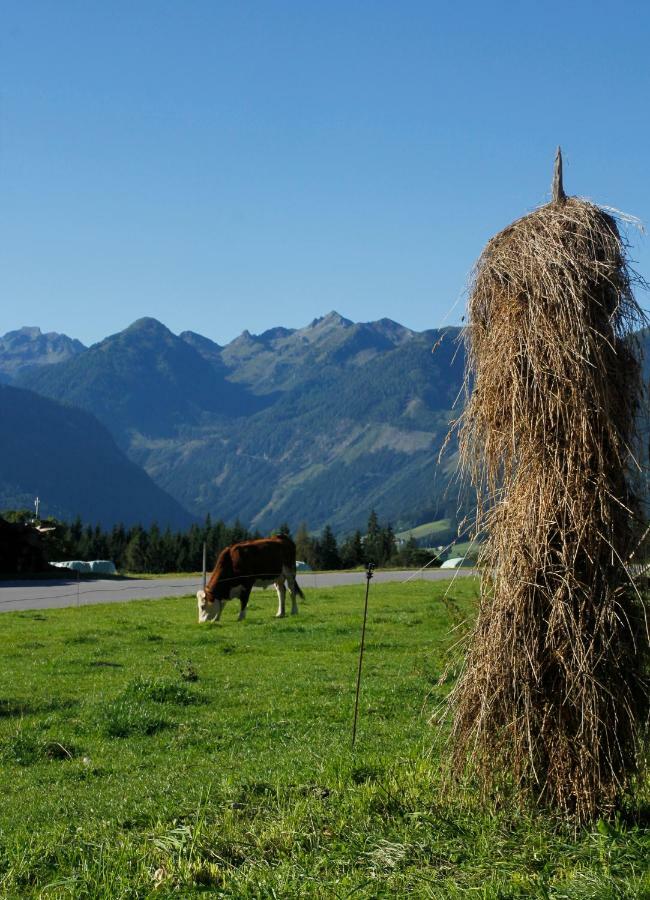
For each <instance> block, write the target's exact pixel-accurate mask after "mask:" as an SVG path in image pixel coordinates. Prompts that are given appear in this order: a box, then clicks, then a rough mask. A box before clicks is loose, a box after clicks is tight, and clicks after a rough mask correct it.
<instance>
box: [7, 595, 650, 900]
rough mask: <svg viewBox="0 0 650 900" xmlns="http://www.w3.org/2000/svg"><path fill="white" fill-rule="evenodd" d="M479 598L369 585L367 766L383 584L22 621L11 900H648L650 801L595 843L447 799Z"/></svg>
mask: <svg viewBox="0 0 650 900" xmlns="http://www.w3.org/2000/svg"><path fill="white" fill-rule="evenodd" d="M475 590H476V588H475V582H474V581H473V580H472V579H461V578H459V579H457V580H456V581H455V582H454V583H453V584H452V585H451V587H450V586H449V585H448V584H445V583H426V582H409V583H408V584H401V585H400V584H375V583H371V587H370V603H369V617H368V626H367V633H366V655H365V659H364V669H363V680H362V687H361V700H360V713H359V727H358V732H357V745H356V748H355V749H354V751H353V750H352V749H351V733H352V715H353V709H354V692H355V680H356V671H357V664H358V649H359V638H360V632H361V623H362V613H363V599H364V587H363V586H359V587H340V588H333V589H320V590H309V589H308V588H305V593H306V600H305V601H304V602H303V603H302V604H301V610H300V615H299V616H297V617H294V618H287V619H284V620H276V619H275V618H274V612H275V592H272V591H267V592H265V593H264V592H259V593H258V592H255V593H254V594H253V597H252V599H251V603H250V608H249V614H248V618H247V619H246V620H245V621H244V622H241V623H240V622H238V621H237V607H236V604H235V603H232V604H229V605H228V606H227V608H226V610H225V612H224V614H223V616H222V620H221V622H220V623H218V624H210V625H202V626H199V625H198V624H197V623H196V609H195V601H194V600H193V599H190V598H185V599H181V600H179V599H168V600H161V601H148V602H133V603H129V604H115V605H113V606H111V605H105V606H93V607H81V608H71V609H65V610H56V611H54V610H53V611H45V612H26V613H7V614H3V615H2V617H1V618H0V640H1V642H2V643H1V653H2V660H3V676H2V684H1V687H0V761H1V763H2V767H1V776H0V777H1V779H2V785H1V796H2V803H0V896H2V897H7V898H14V897H44V898H75V900H78V898H93V900H96V898H106V900H117V898H142V897H195V896H196V897H198V896H201V895H205V896H211V897H242V898H243V897H246V898H294V897H295V898H299V897H314V898H348V897H354V898H379V897H407V896H413V897H426V898H441V900H442V898H456V897H471V898H511V897H513V898H514V897H536V898H537V897H538V898H557V900H560V898H562V900H564V898H576V900H577V898H599V900H600V898H640V897H649V896H650V877H649V874H648V859H649V858H650V840H649V837H648V830H647V818H648V808H649V803H648V800H649V794H648V789H647V785H645V786H643V785H642V786H640V787H639V788H638V790H637V793H636V795H635V797H633V798H631V800H630V802H629V805H628V807H627V808H626V809H624V810H622V811H621V813H620V814H619V815H618V816H617V818H615V819H614V820H610V821H600V822H597V823H595V824H594V825H593V826H591V827H589V828H586V829H583V830H580V831H578V832H577V833H576V832H574V830H573V829H572V828H571V827H570V826H568V825H566V824H565V823H563V822H561V821H559V820H557V819H555V818H554V817H553V816H552V815H550V814H545V813H543V812H539V811H534V810H519V809H516V808H515V807H513V806H512V805H510V804H509V803H508V802H507V800H503V802H502V804H501V806H500V808H499V809H498V810H497V811H491V812H490V811H485V810H482V809H481V808H480V807H479V806H478V805H477V801H476V793H475V791H474V790H473V789H472V786H471V785H465V786H464V787H462V788H461V787H457V789H456V791H455V793H454V794H453V795H449V794H448V793H445V792H444V790H443V775H442V771H441V761H443V760H444V758H445V756H446V753H447V751H446V748H445V743H444V741H445V726H444V723H443V724H440V722H438V724H435V725H434V724H432V720H431V716H432V714H433V713H434V712H435V711H436V710H437V711H438V712H439V713H440V710H441V709H444V703H443V702H444V699H445V696H446V694H447V693H448V691H449V689H450V686H451V684H452V683H453V677H454V671H455V665H456V664H455V663H454V655H455V656H457V655H458V653H459V651H458V649H457V647H456V649H454V646H455V645H456V644H457V643H458V640H459V638H462V635H463V633H464V632H465V631H466V628H467V626H468V623H469V622H471V620H472V617H473V615H474V611H475V604H476V597H475ZM450 648H451V649H450ZM448 664H450V665H451V667H450V668H449V669H448V668H447V667H448Z"/></svg>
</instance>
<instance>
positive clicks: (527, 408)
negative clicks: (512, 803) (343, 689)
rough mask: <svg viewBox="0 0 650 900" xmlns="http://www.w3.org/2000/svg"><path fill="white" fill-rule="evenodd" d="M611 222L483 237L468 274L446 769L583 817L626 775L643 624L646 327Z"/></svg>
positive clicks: (580, 207) (548, 211)
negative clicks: (470, 526) (637, 576)
mask: <svg viewBox="0 0 650 900" xmlns="http://www.w3.org/2000/svg"><path fill="white" fill-rule="evenodd" d="M630 281H631V276H630V272H629V269H628V268H627V265H626V261H625V256H624V245H623V243H622V241H621V237H620V235H619V232H618V229H617V225H616V222H615V220H614V218H613V217H612V216H611V215H609V214H607V213H605V212H604V211H602V210H601V209H599V208H598V207H596V206H594V205H593V204H591V203H588V202H586V201H584V200H580V199H577V198H564V197H562V198H561V199H560V200H558V201H556V202H553V203H550V204H548V205H546V206H543V207H541V208H540V209H538V210H536V211H535V212H533V213H531V214H530V215H527V216H525V217H524V218H522V219H520V220H518V221H517V222H515V223H513V224H512V225H511V226H509V227H508V228H506V229H505V230H504V231H502V232H501V233H500V234H498V235H496V237H494V238H493V239H492V240H491V241H490V242H489V243H488V244H487V246H486V248H485V250H484V252H483V254H482V256H481V257H480V259H479V261H478V263H477V266H476V270H475V273H474V278H473V286H472V290H471V295H470V300H469V308H468V327H467V332H466V340H467V351H468V369H467V372H468V375H467V382H466V384H467V387H468V397H467V404H466V408H465V411H464V413H463V415H462V417H461V420H460V450H461V459H462V462H463V464H464V467H465V470H466V471H468V472H469V473H470V475H471V477H472V480H473V481H474V483H475V485H476V486H477V489H478V494H479V508H478V519H479V521H478V528H479V530H481V531H483V532H484V533H485V534H486V535H487V539H486V542H485V544H484V546H483V550H482V555H481V560H480V564H481V565H482V566H483V567H484V572H485V576H484V580H483V586H482V597H481V605H480V611H479V617H478V623H477V626H476V629H475V632H474V634H473V636H472V640H471V644H470V649H469V653H468V656H467V659H466V662H465V666H464V670H463V673H462V675H461V678H460V680H459V683H458V684H457V686H456V688H455V690H454V692H453V694H452V698H451V700H452V703H453V707H454V726H453V741H454V764H455V770H456V772H459V771H467V770H468V769H469V770H470V771H474V772H477V773H478V775H479V778H480V783H481V784H482V786H483V790H484V795H485V796H487V795H490V794H493V793H494V792H495V791H498V790H499V789H500V788H501V787H503V785H504V783H506V782H510V783H512V782H514V784H515V785H516V787H517V788H518V790H519V795H520V796H523V797H531V796H532V797H534V798H536V799H538V800H539V801H540V802H541V803H543V804H546V805H549V806H551V807H554V808H556V809H559V810H560V811H562V812H563V813H565V814H569V815H571V816H574V817H575V819H577V820H578V821H586V820H589V819H591V818H593V817H594V816H596V815H599V814H601V813H603V812H606V811H607V810H609V809H611V808H612V807H613V806H614V805H615V804H616V802H617V800H618V799H619V798H620V796H621V793H622V792H623V791H624V790H625V788H626V787H627V785H628V784H629V780H630V778H631V777H632V776H633V774H634V773H635V771H636V770H637V768H638V765H639V749H640V743H641V741H642V731H643V728H644V725H645V724H646V723H647V710H648V690H647V687H648V683H647V681H645V680H644V671H647V670H646V669H645V668H644V667H645V666H646V663H647V657H648V630H647V623H646V621H645V619H644V613H643V604H642V601H641V598H640V597H639V595H638V593H637V592H636V591H635V588H634V585H633V584H632V582H631V580H630V578H629V576H628V575H627V572H626V569H625V566H624V562H625V561H626V560H627V558H628V557H629V555H630V553H631V551H632V549H633V546H634V541H635V536H636V535H638V514H637V504H636V502H635V498H634V496H633V494H632V491H631V489H630V487H629V484H630V479H629V477H628V473H629V467H630V464H631V451H630V447H631V444H632V442H633V440H634V437H635V435H634V421H635V417H636V414H637V412H638V408H639V402H640V400H639V398H640V396H641V394H640V365H639V361H638V355H637V351H636V348H635V344H634V341H633V340H631V334H632V332H633V331H634V330H635V329H636V328H638V327H639V325H641V324H643V322H644V316H643V313H642V312H641V310H640V308H639V307H638V305H637V303H636V301H635V300H634V297H633V295H632V291H631V288H630Z"/></svg>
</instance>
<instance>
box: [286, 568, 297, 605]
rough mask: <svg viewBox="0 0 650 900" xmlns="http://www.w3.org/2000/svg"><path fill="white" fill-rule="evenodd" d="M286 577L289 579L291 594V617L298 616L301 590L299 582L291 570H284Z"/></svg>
mask: <svg viewBox="0 0 650 900" xmlns="http://www.w3.org/2000/svg"><path fill="white" fill-rule="evenodd" d="M284 577H285V578H286V579H287V582H288V583H289V593H290V594H291V615H292V616H296V615H298V601H297V599H296V597H297V595H298V591H299V590H300V589H299V587H298V582H297V581H296V578H295V576H294V574H293V572H291V571H290V570H289V569H284Z"/></svg>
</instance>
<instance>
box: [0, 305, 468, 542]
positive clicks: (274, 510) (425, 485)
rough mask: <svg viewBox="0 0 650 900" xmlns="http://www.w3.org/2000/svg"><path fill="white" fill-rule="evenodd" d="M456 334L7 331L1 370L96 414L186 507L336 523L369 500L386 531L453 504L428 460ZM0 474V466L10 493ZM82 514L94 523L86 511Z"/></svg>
mask: <svg viewBox="0 0 650 900" xmlns="http://www.w3.org/2000/svg"><path fill="white" fill-rule="evenodd" d="M19 336H20V339H19ZM30 336H31V339H30ZM458 336H459V329H456V328H448V329H444V330H439V329H432V330H430V331H425V332H414V331H412V330H410V329H408V328H405V327H404V326H402V325H400V324H398V323H397V322H393V321H391V320H389V319H381V320H379V321H377V322H370V323H354V322H351V321H350V320H348V319H345V318H343V317H342V316H340V315H339V314H338V313H336V312H331V313H329V314H328V315H326V316H324V317H322V318H318V319H315V320H314V321H312V322H311V323H310V324H309V325H307V326H306V327H304V328H300V329H289V328H283V327H277V328H273V329H271V330H269V331H266V332H264V333H262V334H259V335H255V334H251V333H249V332H248V331H245V332H243V334H241V335H240V336H239V337H238V338H236V339H235V340H234V341H232V342H231V343H229V344H227V345H226V346H220V345H219V344H217V343H216V342H214V341H212V340H210V339H209V338H207V337H204V336H202V335H199V334H196V333H194V332H190V331H185V332H182V333H181V334H179V335H175V334H173V333H172V332H171V331H170V330H169V329H168V328H166V327H165V326H164V325H163V324H161V323H160V322H158V321H156V320H155V319H151V318H146V319H140V320H138V321H137V322H134V323H133V324H132V325H131V326H129V327H128V328H126V329H125V330H124V331H121V332H119V333H118V334H115V335H111V336H109V337H107V338H105V339H104V340H103V341H101V342H99V343H97V344H95V345H93V346H92V347H89V348H85V347H84V346H83V345H82V344H80V343H79V342H78V341H73V340H72V339H70V338H67V337H65V336H63V335H59V336H56V335H47V336H44V335H41V333H40V331H39V330H38V329H21V330H20V331H19V332H11V333H10V334H9V335H5V337H4V338H0V372H1V373H2V375H3V377H4V379H5V380H6V381H11V384H12V385H13V386H14V387H15V388H22V389H23V390H29V391H32V392H35V393H36V394H38V395H41V396H43V397H47V398H49V399H50V400H51V401H52V402H56V403H57V404H59V405H61V404H63V406H60V408H61V409H62V410H63V411H62V412H61V413H60V415H61V417H62V419H65V418H66V415H67V414H68V413H69V412H70V409H71V408H75V409H81V410H84V411H85V412H86V413H87V414H89V415H90V416H93V417H95V418H96V419H97V420H99V422H100V423H101V424H102V425H103V426H104V427H105V428H106V429H107V430H108V431H109V432H110V434H111V436H112V438H113V439H114V441H115V443H116V444H117V447H118V448H119V450H120V451H121V452H122V453H123V454H125V455H126V457H128V459H129V460H130V461H131V463H135V464H136V465H137V466H139V467H141V469H143V470H144V471H145V472H146V473H147V475H148V476H149V477H150V478H151V479H152V480H153V482H155V484H156V486H157V487H158V488H159V489H160V490H162V491H163V492H165V493H166V494H168V495H169V496H170V498H173V500H174V501H176V504H177V505H179V508H182V510H184V511H186V514H189V515H191V516H196V517H203V516H205V514H206V513H208V512H209V513H210V514H211V515H212V516H213V518H221V519H224V520H226V521H233V520H235V519H237V518H238V519H240V521H241V522H242V523H244V524H246V525H249V526H251V527H254V528H257V529H259V530H260V531H262V532H264V531H268V530H270V529H272V528H274V527H277V526H278V525H279V524H280V523H282V522H285V521H286V522H288V523H289V524H290V525H291V526H292V527H293V528H295V527H297V526H298V524H300V523H301V522H306V523H307V524H308V526H309V527H310V528H311V529H313V530H317V529H321V528H322V527H323V526H324V525H325V524H329V525H331V526H332V527H333V528H334V529H335V531H337V532H338V533H345V532H348V531H350V530H352V529H354V528H357V527H360V528H363V527H364V526H365V523H366V521H367V518H368V514H369V512H370V510H371V509H375V511H376V512H377V514H378V515H379V517H380V519H382V520H384V521H391V522H392V523H393V524H394V526H395V527H398V528H407V527H410V526H412V525H415V524H418V523H419V522H422V521H424V520H426V519H432V518H439V519H440V518H453V517H454V516H455V514H456V513H457V510H458V503H459V501H458V494H457V489H456V487H455V483H454V482H453V479H452V475H453V472H454V470H455V465H454V457H453V445H452V447H451V448H450V453H449V454H448V456H447V457H446V461H445V462H444V463H442V464H441V463H439V462H438V455H439V452H440V450H441V447H442V445H443V442H444V439H445V436H446V434H447V432H448V428H449V422H450V419H451V418H452V415H453V414H452V407H453V405H454V401H455V400H456V398H457V396H458V393H459V391H460V388H461V384H462V377H463V365H464V355H463V348H462V344H461V343H459V341H458ZM43 338H47V340H46V341H43ZM57 338H58V339H59V340H58V341H57V340H56V339H57ZM19 341H22V348H23V349H22V352H20V346H21V344H20V342H19ZM57 347H58V348H61V349H60V351H59V352H60V353H61V354H63V358H61V359H60V360H59V361H53V359H52V354H53V353H54V352H55V350H54V348H57ZM434 347H435V352H434V353H432V350H433V348H434ZM66 411H67V412H66ZM4 453H6V451H3V454H4ZM3 458H4V455H3ZM73 472H74V469H73V467H72V466H71V474H72V473H73ZM5 482H6V478H5V471H3V472H2V473H0V489H1V490H2V492H3V493H4V495H5V496H6V497H8V494H9V493H10V491H8V490H7V488H6V485H5ZM42 484H43V483H42V481H41V482H39V487H38V489H39V491H40V493H41V495H43V496H44V497H46V496H47V492H48V487H47V486H46V485H45V486H42ZM46 484H47V480H46ZM21 485H22V486H23V487H25V489H26V490H27V485H26V483H25V482H24V481H23V482H21ZM29 490H32V491H33V490H35V487H32V486H31V484H30V487H29ZM24 492H25V491H24ZM96 502H97V503H99V500H98V499H96ZM125 502H126V499H125ZM80 511H81V510H80ZM170 515H171V511H168V513H167V516H168V517H169V516H170ZM84 516H85V517H86V518H89V519H90V520H91V521H94V520H100V519H102V520H103V519H105V517H104V516H100V510H99V507H98V508H97V513H96V515H95V516H93V515H92V512H91V513H90V514H88V513H87V512H84ZM122 518H126V517H122ZM159 521H160V522H161V523H163V524H164V523H165V519H164V518H163V517H162V515H161V517H160V518H159Z"/></svg>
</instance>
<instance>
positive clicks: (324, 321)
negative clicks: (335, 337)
mask: <svg viewBox="0 0 650 900" xmlns="http://www.w3.org/2000/svg"><path fill="white" fill-rule="evenodd" d="M353 324H354V323H353V322H352V321H351V320H350V319H346V318H345V317H344V316H342V315H341V314H340V313H337V312H336V310H335V309H333V310H332V311H331V312H328V313H327V315H325V316H320V317H319V318H316V319H314V320H313V321H311V322H310V323H309V325H308V326H307V327H308V328H332V327H337V326H338V327H343V328H349V326H350V325H353Z"/></svg>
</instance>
